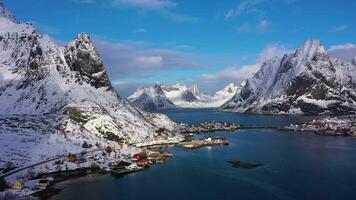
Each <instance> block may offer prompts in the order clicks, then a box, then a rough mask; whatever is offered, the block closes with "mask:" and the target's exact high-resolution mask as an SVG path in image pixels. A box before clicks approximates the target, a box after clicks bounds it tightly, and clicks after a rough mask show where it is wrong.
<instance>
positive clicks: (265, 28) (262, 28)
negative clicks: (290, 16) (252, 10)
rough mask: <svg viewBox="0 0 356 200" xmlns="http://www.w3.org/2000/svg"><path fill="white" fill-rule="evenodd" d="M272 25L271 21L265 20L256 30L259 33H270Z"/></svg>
mask: <svg viewBox="0 0 356 200" xmlns="http://www.w3.org/2000/svg"><path fill="white" fill-rule="evenodd" d="M270 24H271V22H270V21H268V20H266V19H263V20H261V21H260V22H259V23H258V25H257V27H256V28H257V30H258V31H262V32H265V31H268V29H269V26H270Z"/></svg>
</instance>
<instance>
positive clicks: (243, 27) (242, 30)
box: [236, 23, 251, 33]
mask: <svg viewBox="0 0 356 200" xmlns="http://www.w3.org/2000/svg"><path fill="white" fill-rule="evenodd" d="M236 31H237V32H239V33H248V32H250V31H251V27H250V25H249V24H247V23H245V24H242V25H240V26H238V27H237V28H236Z"/></svg>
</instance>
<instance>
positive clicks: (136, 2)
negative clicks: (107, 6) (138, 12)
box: [111, 0, 177, 9]
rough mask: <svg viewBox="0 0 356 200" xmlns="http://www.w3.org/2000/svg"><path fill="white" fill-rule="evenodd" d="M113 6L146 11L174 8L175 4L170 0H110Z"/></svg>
mask: <svg viewBox="0 0 356 200" xmlns="http://www.w3.org/2000/svg"><path fill="white" fill-rule="evenodd" d="M111 3H112V4H113V5H116V6H119V5H124V6H132V7H138V8H147V9H162V8H171V7H175V6H176V5H177V4H176V3H175V2H173V1H170V0H111Z"/></svg>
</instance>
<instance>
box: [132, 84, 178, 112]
mask: <svg viewBox="0 0 356 200" xmlns="http://www.w3.org/2000/svg"><path fill="white" fill-rule="evenodd" d="M127 99H128V100H129V101H130V102H131V103H132V104H134V105H135V106H137V107H139V108H141V109H144V110H162V109H172V108H175V107H176V106H175V105H174V103H173V102H171V100H169V99H168V98H167V97H166V95H165V94H164V92H163V90H162V87H161V85H160V84H156V85H154V86H152V87H141V88H139V89H137V91H136V92H134V93H133V94H132V95H131V96H129V97H128V98H127Z"/></svg>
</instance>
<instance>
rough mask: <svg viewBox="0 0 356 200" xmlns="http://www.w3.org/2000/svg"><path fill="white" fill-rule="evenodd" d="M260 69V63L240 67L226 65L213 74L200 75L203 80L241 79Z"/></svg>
mask: <svg viewBox="0 0 356 200" xmlns="http://www.w3.org/2000/svg"><path fill="white" fill-rule="evenodd" d="M259 69H260V65H245V66H242V67H228V68H226V69H224V70H222V71H220V72H217V73H213V74H203V75H201V76H200V78H201V79H203V80H209V81H214V80H225V81H227V80H229V81H235V82H236V81H243V80H245V79H246V78H248V77H251V76H252V74H254V73H256V72H257V71H258V70H259Z"/></svg>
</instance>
